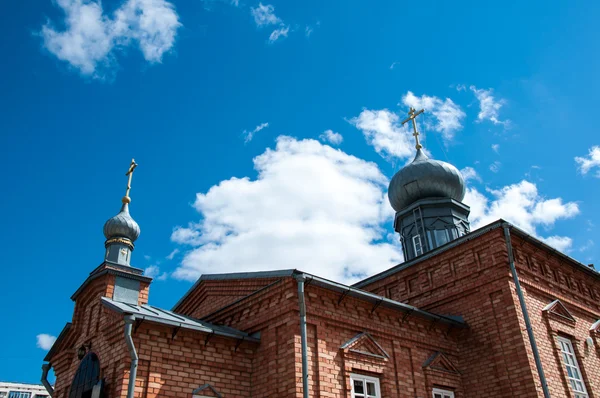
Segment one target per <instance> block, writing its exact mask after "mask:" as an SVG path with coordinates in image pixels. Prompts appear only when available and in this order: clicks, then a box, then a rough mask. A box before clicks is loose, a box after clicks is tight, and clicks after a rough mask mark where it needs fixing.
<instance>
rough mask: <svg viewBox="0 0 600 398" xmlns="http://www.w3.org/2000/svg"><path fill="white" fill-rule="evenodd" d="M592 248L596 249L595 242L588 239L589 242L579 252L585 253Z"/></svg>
mask: <svg viewBox="0 0 600 398" xmlns="http://www.w3.org/2000/svg"><path fill="white" fill-rule="evenodd" d="M592 247H594V241H593V240H591V239H588V240H587V242H585V243H584V244H583V245H582V246H581V247H580V248H579V251H580V252H584V251H587V250H590V249H591V248H592Z"/></svg>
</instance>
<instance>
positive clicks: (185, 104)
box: [0, 0, 600, 382]
mask: <svg viewBox="0 0 600 398" xmlns="http://www.w3.org/2000/svg"><path fill="white" fill-rule="evenodd" d="M488 3H489V2H462V3H457V2H420V3H414V2H410V3H409V2H399V1H381V2H376V5H375V6H374V3H373V2H366V1H343V2H342V1H327V2H323V1H312V0H308V1H303V2H295V1H265V2H263V3H259V2H254V1H244V0H239V2H229V1H218V0H213V1H208V0H205V1H201V0H170V1H166V0H105V1H103V2H102V4H100V3H97V2H94V1H91V0H87V1H84V0H56V1H51V0H21V1H18V2H7V3H6V4H5V12H3V14H2V17H1V18H2V24H0V32H1V33H2V37H3V38H4V40H2V41H0V50H1V51H2V54H4V57H3V62H1V63H0V72H1V74H2V76H3V79H0V109H2V112H1V113H0V148H1V155H2V156H0V166H1V169H2V170H3V171H2V173H0V176H1V183H2V186H4V192H5V194H4V195H2V196H1V197H0V204H1V209H2V211H3V217H2V218H3V223H2V226H3V228H2V229H1V230H0V241H1V242H2V253H3V255H4V256H5V258H4V261H3V262H2V263H3V270H2V271H3V284H2V285H3V287H2V289H1V290H0V291H1V293H0V295H1V296H0V298H1V300H0V303H1V304H0V311H1V312H2V313H3V315H4V316H3V323H2V324H3V327H2V328H0V340H1V341H3V342H5V343H4V344H3V345H2V349H1V350H0V379H1V380H10V381H24V382H36V381H37V380H39V376H40V365H41V363H42V358H43V356H44V355H45V349H44V347H46V348H47V345H48V343H49V342H51V341H52V336H56V335H58V333H59V332H60V330H61V329H62V327H63V326H64V324H65V322H67V321H69V320H70V319H71V315H72V310H73V303H72V302H71V301H70V299H69V297H70V295H71V294H72V293H73V292H74V291H75V290H76V289H77V287H78V286H79V285H80V284H81V283H82V282H83V281H84V279H85V277H86V276H87V274H88V273H89V272H90V271H91V270H92V269H93V268H95V267H96V266H97V265H99V264H100V263H101V261H102V259H103V251H104V246H103V243H104V237H103V235H102V226H103V223H104V222H105V220H106V219H108V218H109V217H111V216H113V215H114V214H116V213H117V212H118V210H119V206H120V198H121V196H122V195H123V194H124V189H125V185H126V179H125V176H124V172H125V171H126V170H127V166H128V163H129V161H130V159H131V158H132V157H135V159H136V161H137V162H138V163H139V167H138V169H137V170H136V173H135V176H134V179H133V188H132V193H131V195H132V203H131V212H132V216H133V217H134V218H135V219H136V220H137V221H138V223H139V224H140V226H141V230H142V233H141V237H140V239H139V240H138V241H137V242H136V250H135V252H134V257H133V261H132V263H133V265H134V266H136V267H139V268H144V269H146V270H147V272H148V273H150V274H151V275H153V276H155V277H156V279H155V281H154V282H153V284H152V287H151V295H150V301H151V303H152V304H154V305H158V306H162V307H166V308H170V307H171V306H172V305H173V304H174V303H175V302H176V301H177V300H178V298H179V297H181V295H182V294H183V293H184V292H185V291H186V290H187V289H188V288H189V286H190V285H191V283H192V281H193V280H194V279H195V278H196V277H197V276H198V275H199V274H200V273H203V272H207V273H209V272H229V271H236V270H257V269H275V268H291V267H299V268H302V269H304V270H306V271H309V272H314V273H317V274H320V275H323V276H326V277H330V278H334V279H337V280H340V281H344V282H351V281H353V280H356V278H359V277H361V276H364V275H368V274H372V273H374V272H377V271H380V270H382V269H384V268H386V267H388V266H390V265H392V264H395V263H397V262H399V261H401V255H400V250H399V246H398V243H397V240H396V238H395V236H394V235H393V230H392V212H391V208H390V207H389V205H388V202H387V198H386V196H385V195H386V190H387V182H388V180H389V179H390V178H391V176H392V175H393V174H394V172H395V171H396V170H397V169H398V168H399V167H401V166H402V165H404V164H405V163H406V162H407V161H408V160H410V159H411V158H412V156H413V153H414V149H413V146H412V145H413V143H412V137H411V136H410V135H409V132H408V131H407V130H405V129H404V128H403V127H401V126H399V124H398V120H402V118H403V117H404V115H405V113H406V111H407V109H408V106H409V105H414V106H419V107H424V108H425V109H426V114H425V117H424V118H423V120H422V121H421V124H420V127H421V130H422V131H423V133H424V134H423V140H424V145H425V147H426V148H427V150H428V151H429V153H430V154H431V155H432V156H433V157H435V158H437V159H441V160H445V161H449V162H451V163H453V164H454V165H456V166H457V167H458V168H459V169H461V170H463V171H464V173H465V175H467V176H468V177H469V179H468V186H469V192H468V194H467V197H466V198H465V202H466V203H467V204H468V205H471V207H472V216H471V221H472V223H473V225H474V226H475V227H477V226H479V225H482V224H484V223H487V222H489V221H493V220H494V219H497V218H500V217H503V218H506V219H508V220H510V221H512V222H514V223H515V224H517V225H519V226H521V227H522V228H524V229H526V230H527V231H528V232H530V233H532V234H534V235H535V236H537V237H539V238H541V239H544V240H546V241H547V242H549V243H550V244H552V245H554V246H556V247H558V248H560V249H561V250H563V251H565V252H567V253H568V254H569V255H571V256H573V257H575V258H577V259H578V260H580V261H582V262H584V263H593V262H594V261H596V258H597V256H598V254H599V249H598V245H599V244H600V242H596V239H595V235H596V233H597V228H600V218H599V216H598V215H597V214H600V205H599V204H598V201H597V200H596V198H597V196H598V195H599V194H600V188H599V186H598V177H599V176H600V174H599V171H600V148H598V147H597V145H600V140H599V139H598V133H597V131H596V130H597V127H596V124H597V119H596V116H597V109H596V103H597V101H596V99H595V98H596V97H597V93H598V92H599V91H600V87H599V86H600V81H599V80H598V79H597V71H598V70H600V62H599V61H600V58H599V57H600V56H599V55H598V54H600V51H598V50H599V49H598V44H597V43H598V42H599V40H598V39H599V37H598V35H599V33H598V30H597V26H596V25H597V22H596V21H597V20H598V17H599V7H600V5H598V4H597V2H578V3H577V4H574V3H569V4H568V5H567V4H566V3H564V2H558V1H556V2H553V1H545V2H533V1H532V2H499V3H496V4H488ZM6 8H8V9H6ZM44 334H47V335H48V336H42V337H38V336H39V335H44ZM7 342H9V343H7ZM40 346H41V347H40Z"/></svg>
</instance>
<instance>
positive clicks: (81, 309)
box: [42, 109, 600, 398]
mask: <svg viewBox="0 0 600 398" xmlns="http://www.w3.org/2000/svg"><path fill="white" fill-rule="evenodd" d="M421 112H422V111H419V112H416V111H415V110H414V109H411V111H410V113H409V117H408V118H407V119H406V120H405V121H404V123H412V126H413V129H414V133H415V134H414V135H415V138H416V140H417V146H416V148H417V153H416V156H415V158H414V160H413V161H412V163H410V164H408V165H406V166H405V167H403V168H402V169H401V170H399V171H398V172H397V173H396V175H395V176H394V177H393V178H392V180H391V182H390V186H389V192H388V194H389V200H390V204H391V206H392V207H393V208H394V210H395V211H396V215H395V219H394V229H395V231H396V232H397V233H398V234H399V235H400V240H401V242H402V248H403V251H404V258H405V261H404V262H403V263H401V264H399V265H397V266H395V267H392V268H390V269H388V270H386V271H384V272H382V273H380V274H377V275H373V276H370V277H368V278H367V279H364V280H362V281H360V282H358V283H356V284H354V285H352V286H348V285H344V284H342V283H339V282H336V281H331V280H327V279H324V278H321V277H319V276H318V275H312V274H309V273H306V272H303V271H301V270H299V269H282V270H279V271H267V272H241V273H233V274H211V275H202V276H201V277H200V278H199V279H198V281H197V282H196V283H195V284H194V285H193V286H192V287H191V288H190V290H189V291H188V292H187V293H186V294H185V295H184V296H183V297H181V299H180V300H179V301H178V302H177V304H176V305H175V306H174V307H173V308H172V309H170V310H168V309H162V308H158V307H155V306H153V305H151V304H150V303H149V288H150V283H151V282H152V279H151V278H149V277H147V276H144V275H143V271H142V270H141V269H138V268H135V267H134V266H132V264H131V258H132V252H133V250H134V247H135V246H134V243H135V241H136V239H137V238H138V237H139V235H140V228H139V226H138V224H137V223H136V222H135V221H134V220H133V218H132V217H131V215H130V212H129V205H130V201H131V200H130V197H129V192H130V188H131V177H132V174H133V170H134V169H135V166H136V164H135V162H132V164H131V167H130V169H129V171H128V173H127V175H128V176H129V182H128V187H127V193H126V195H125V197H124V198H123V199H122V207H121V210H120V212H119V213H118V214H117V215H116V216H114V217H112V218H110V219H109V220H108V221H107V222H106V224H105V225H104V235H105V236H106V242H105V248H106V251H105V256H104V260H103V262H102V264H100V265H99V266H98V267H96V268H95V269H93V270H92V271H91V272H90V274H89V276H88V277H87V279H85V281H83V283H82V284H81V286H80V287H79V288H78V289H77V290H76V291H75V292H74V293H73V295H72V297H71V298H72V300H73V301H74V303H75V308H74V313H73V317H72V320H71V322H69V323H67V324H66V325H65V327H64V329H63V330H62V332H61V333H60V335H59V337H58V338H57V340H56V342H55V343H54V346H53V347H52V348H51V349H50V351H49V352H48V354H47V355H46V357H45V358H44V362H45V363H44V364H43V366H42V382H43V383H44V385H45V386H46V388H47V390H48V392H49V394H50V395H51V396H52V397H55V398H81V397H109V398H116V397H126V398H133V397H136V398H153V397H188V398H191V397H196V398H199V397H223V398H247V397H248V398H249V397H253V398H260V397H297V398H300V397H302V398H307V397H331V398H333V397H351V398H381V397H385V398H391V397H413V398H416V397H419V398H424V397H430V398H463V397H464V398H466V397H545V398H549V397H556V398H558V397H570V398H593V397H600V274H599V273H598V272H596V271H595V269H594V268H593V266H588V265H584V264H581V263H579V262H577V261H576V260H574V259H573V258H571V257H569V256H567V255H565V254H563V253H561V252H559V251H557V250H555V249H553V248H551V247H550V246H548V245H546V244H545V243H543V242H541V241H540V240H538V239H536V238H534V237H532V236H531V235H529V234H527V233H525V232H523V231H522V230H520V229H519V228H517V227H515V226H514V225H511V224H509V223H508V222H505V221H504V220H498V221H496V222H493V223H491V224H489V225H487V226H484V227H482V228H479V229H477V230H474V231H471V230H470V224H469V219H468V216H469V206H467V205H466V204H464V203H462V200H463V199H464V195H465V183H464V180H463V177H462V176H461V174H460V172H459V171H458V170H457V169H456V168H455V167H454V166H452V165H450V164H448V163H445V162H442V161H438V160H434V159H431V158H429V157H428V156H427V154H426V153H425V151H424V150H423V149H422V147H421V144H420V143H419V140H418V132H417V128H416V124H415V117H417V115H418V114H419V113H421ZM282 265H283V264H282ZM283 266H285V265H283ZM51 368H52V369H53V370H54V373H55V375H56V383H55V385H54V386H51V385H50V383H48V380H47V375H48V372H49V370H50V369H51Z"/></svg>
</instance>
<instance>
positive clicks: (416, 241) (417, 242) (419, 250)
mask: <svg viewBox="0 0 600 398" xmlns="http://www.w3.org/2000/svg"><path fill="white" fill-rule="evenodd" d="M413 247H414V249H415V256H420V255H421V254H423V245H421V235H415V236H413Z"/></svg>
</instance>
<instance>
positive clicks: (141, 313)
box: [101, 297, 260, 342]
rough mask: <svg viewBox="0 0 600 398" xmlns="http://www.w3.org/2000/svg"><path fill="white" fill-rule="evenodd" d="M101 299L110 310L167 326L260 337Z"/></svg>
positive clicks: (242, 337)
mask: <svg viewBox="0 0 600 398" xmlns="http://www.w3.org/2000/svg"><path fill="white" fill-rule="evenodd" d="M101 300H102V304H104V305H105V306H106V307H108V308H110V309H111V310H113V311H116V312H118V313H120V314H128V315H133V316H134V317H135V318H136V319H142V320H145V321H148V322H153V323H159V324H162V325H167V326H173V327H180V328H183V329H190V330H197V331H199V332H204V333H210V334H216V335H220V336H224V337H232V338H235V339H243V340H245V341H251V342H259V341H260V339H258V338H256V337H253V336H250V335H249V334H248V333H245V332H242V331H241V330H237V329H234V328H230V327H228V326H220V325H214V324H212V323H209V322H205V321H201V320H199V319H195V318H192V317H188V316H185V315H180V314H176V313H174V312H172V311H169V310H163V309H162V308H158V307H154V306H151V305H135V304H127V303H122V302H120V301H115V300H112V299H109V298H108V297H102V299H101Z"/></svg>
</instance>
